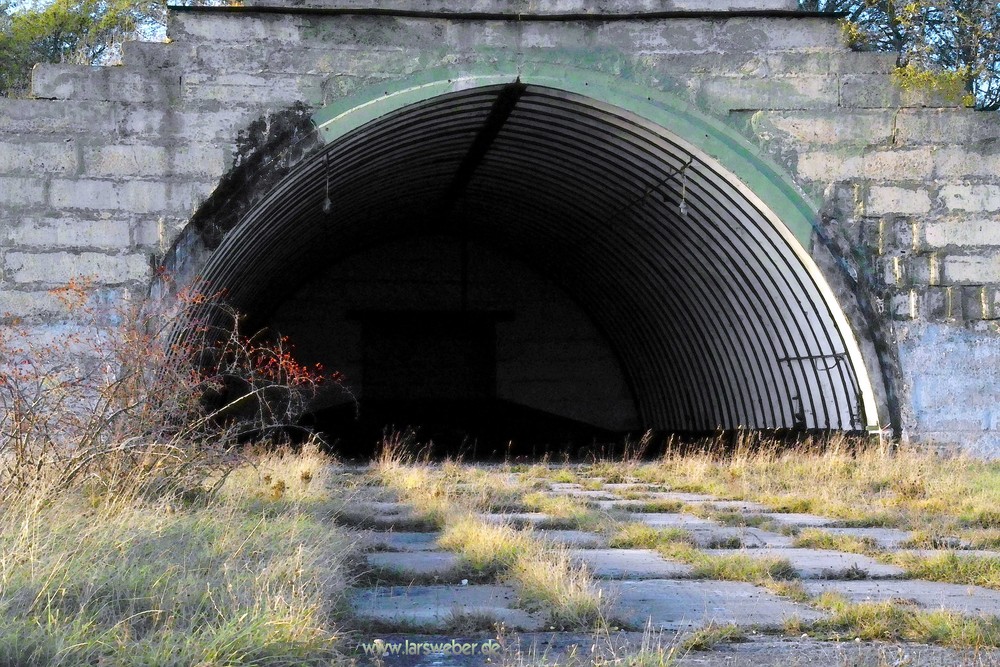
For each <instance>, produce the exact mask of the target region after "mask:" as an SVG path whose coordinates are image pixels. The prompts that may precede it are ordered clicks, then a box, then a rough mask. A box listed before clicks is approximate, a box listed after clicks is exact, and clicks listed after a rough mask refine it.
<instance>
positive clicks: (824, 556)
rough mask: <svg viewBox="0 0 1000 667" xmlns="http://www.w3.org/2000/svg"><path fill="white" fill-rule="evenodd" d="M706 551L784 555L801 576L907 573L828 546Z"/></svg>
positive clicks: (883, 576)
mask: <svg viewBox="0 0 1000 667" xmlns="http://www.w3.org/2000/svg"><path fill="white" fill-rule="evenodd" d="M705 553H706V554H709V555H712V556H720V555H731V554H733V553H740V554H746V555H747V556H750V557H751V558H785V559H787V560H788V562H789V563H791V565H792V567H793V568H794V569H795V571H796V572H797V573H798V575H799V576H800V577H802V578H803V579H836V578H843V576H844V574H845V573H849V574H850V575H851V576H852V577H854V578H858V577H859V576H861V575H862V573H863V576H864V577H867V578H869V579H886V578H891V577H901V576H903V575H904V574H905V573H906V571H905V570H903V568H901V567H896V566H895V565H886V564H885V563H880V562H878V561H877V560H875V559H874V558H871V557H869V556H863V555H861V554H852V553H844V552H842V551H829V550H827V549H796V548H783V547H770V548H764V549H749V550H740V551H731V550H726V549H706V550H705Z"/></svg>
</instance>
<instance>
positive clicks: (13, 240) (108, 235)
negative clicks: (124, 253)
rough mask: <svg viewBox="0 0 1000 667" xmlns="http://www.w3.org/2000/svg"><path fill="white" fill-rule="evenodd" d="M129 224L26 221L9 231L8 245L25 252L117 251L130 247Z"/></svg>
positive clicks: (116, 221)
mask: <svg viewBox="0 0 1000 667" xmlns="http://www.w3.org/2000/svg"><path fill="white" fill-rule="evenodd" d="M129 230H130V222H129V221H128V220H123V219H104V218H99V219H90V220H88V219H80V218H74V217H43V218H27V219H23V220H20V221H19V222H17V223H16V224H13V225H10V226H9V227H8V229H7V243H8V244H9V245H11V246H12V247H18V248H24V247H33V248H76V249H82V248H114V249H124V248H127V247H129V245H131V241H130V232H129Z"/></svg>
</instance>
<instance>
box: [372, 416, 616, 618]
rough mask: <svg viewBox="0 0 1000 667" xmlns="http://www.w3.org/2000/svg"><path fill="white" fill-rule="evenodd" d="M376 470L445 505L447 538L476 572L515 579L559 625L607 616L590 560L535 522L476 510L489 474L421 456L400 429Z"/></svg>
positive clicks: (408, 491) (409, 496) (404, 489)
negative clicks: (542, 534) (527, 524)
mask: <svg viewBox="0 0 1000 667" xmlns="http://www.w3.org/2000/svg"><path fill="white" fill-rule="evenodd" d="M376 473H377V475H378V477H379V479H380V480H381V481H382V483H383V484H385V485H387V486H389V487H390V488H392V489H394V490H396V491H397V492H398V493H399V494H400V496H401V498H402V499H403V500H405V501H406V502H407V503H410V504H411V505H413V506H414V508H415V509H416V510H417V511H418V512H427V511H436V512H439V513H440V516H441V517H442V525H443V527H444V530H443V533H442V536H441V539H440V541H439V544H440V545H441V546H442V547H444V548H446V549H449V550H451V551H454V552H456V553H458V554H459V555H460V556H461V558H462V560H463V562H464V563H465V564H466V565H467V566H468V567H470V568H471V570H472V572H474V573H475V574H477V575H484V574H495V575H496V576H497V578H498V579H500V580H509V581H511V582H512V583H513V584H514V586H515V587H516V588H517V590H518V597H519V600H520V604H521V605H522V606H523V607H524V608H525V609H528V610H530V611H538V612H541V613H544V614H545V616H546V618H547V621H548V624H549V626H550V627H551V628H553V629H589V628H593V627H595V625H597V624H598V623H599V622H600V621H601V620H602V619H603V618H604V617H605V612H606V608H605V600H603V598H602V596H601V593H600V590H599V589H598V588H597V587H596V586H595V585H594V583H593V581H592V580H591V577H590V574H589V572H588V570H587V568H586V567H585V566H583V565H577V564H575V563H573V562H572V561H571V560H570V558H569V557H568V555H567V553H566V552H565V550H562V549H559V548H553V547H551V546H550V545H548V544H547V543H546V542H545V541H544V540H541V539H537V538H535V537H534V536H533V535H532V534H531V531H530V530H519V529H517V528H515V527H514V526H512V525H511V524H509V523H506V522H501V523H495V522H491V521H488V520H486V519H484V518H482V517H479V516H477V515H476V514H475V513H474V512H473V509H474V508H475V507H477V506H481V505H482V504H483V502H482V500H479V501H477V500H474V498H476V497H477V496H478V497H479V498H482V497H484V496H486V497H489V496H490V495H491V494H490V492H489V491H487V490H486V489H487V488H488V487H489V486H490V480H489V479H488V478H483V477H482V476H479V475H476V474H475V472H471V471H467V470H466V469H465V468H464V467H462V466H457V465H453V464H446V465H444V466H442V467H441V468H440V469H432V468H431V466H430V465H428V464H427V463H423V464H421V463H419V462H417V461H416V459H415V457H414V456H413V454H412V452H411V451H410V447H409V442H408V441H407V440H406V439H405V438H403V437H400V436H394V437H392V438H389V439H387V440H386V442H385V443H383V450H382V454H381V456H380V458H379V459H378V461H377V462H376ZM457 484H463V485H465V487H466V488H465V489H464V492H463V493H462V494H461V495H458V494H454V493H452V492H451V489H453V488H454V487H455V486H456V485H457ZM521 489H522V491H521V495H522V499H521V502H522V503H524V504H528V505H530V503H529V502H527V501H525V500H524V498H523V496H525V495H529V494H530V493H531V490H530V489H531V487H530V486H529V485H524V486H522V487H521ZM538 501H539V499H537V498H536V499H535V502H538ZM559 507H564V506H563V505H559ZM566 507H569V506H566ZM573 507H575V506H573ZM574 511H575V510H574Z"/></svg>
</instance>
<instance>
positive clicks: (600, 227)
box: [204, 85, 874, 431]
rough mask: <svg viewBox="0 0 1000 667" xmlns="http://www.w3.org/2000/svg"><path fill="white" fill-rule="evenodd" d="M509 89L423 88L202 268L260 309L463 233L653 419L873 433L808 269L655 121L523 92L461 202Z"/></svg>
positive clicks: (530, 89) (753, 209)
mask: <svg viewBox="0 0 1000 667" xmlns="http://www.w3.org/2000/svg"><path fill="white" fill-rule="evenodd" d="M503 92H504V85H488V86H481V87H476V88H472V89H469V90H464V91H458V92H451V93H447V94H443V95H437V96H434V97H431V98H430V99H426V100H422V101H418V102H414V103H412V104H408V105H405V106H403V107H401V108H399V109H396V110H393V111H391V112H389V113H386V114H384V115H380V116H378V117H376V118H373V119H370V120H369V121H368V122H366V123H364V124H360V125H359V126H358V127H356V128H353V129H351V130H350V131H349V132H346V133H345V134H343V136H340V137H338V138H337V139H336V140H335V141H332V142H331V143H330V144H328V145H327V146H326V147H325V148H324V149H323V150H322V151H321V153H320V154H317V155H315V156H313V157H312V158H311V159H310V160H308V161H307V162H305V163H304V164H301V165H300V166H299V167H298V168H297V169H296V170H295V171H294V172H293V173H292V174H290V175H289V176H288V177H287V178H286V179H285V180H284V181H283V182H282V183H281V184H280V185H279V186H278V187H277V188H276V189H275V190H274V191H273V192H271V193H270V194H269V195H268V196H267V197H266V198H264V199H263V200H262V201H261V203H260V204H259V205H258V206H257V207H256V208H255V209H254V210H253V211H252V212H251V213H250V214H248V215H247V216H246V217H245V218H244V219H243V220H242V221H241V222H240V224H239V225H237V226H236V227H235V228H234V229H233V230H232V231H231V232H230V233H229V234H228V235H227V237H226V238H225V239H224V241H223V243H222V245H221V246H220V247H219V248H218V249H217V250H216V251H215V252H214V253H213V255H212V257H211V258H210V260H209V262H208V265H207V266H206V268H205V273H204V278H205V279H206V280H207V281H208V282H210V283H211V284H212V285H214V286H219V287H223V288H225V289H227V290H228V292H229V294H230V295H231V298H232V299H233V301H234V302H235V303H236V305H238V306H240V307H243V308H247V309H251V310H254V311H257V312H261V311H266V310H267V309H268V308H270V307H272V306H273V305H274V304H275V303H277V302H278V301H279V300H280V299H281V298H282V295H284V294H287V293H288V291H289V290H291V289H294V288H295V286H296V285H298V284H299V283H300V282H301V281H302V280H304V279H305V278H306V277H307V276H308V275H310V274H311V273H313V272H315V271H318V270H320V269H321V268H322V267H323V266H328V265H329V264H331V263H333V262H335V261H337V260H338V259H340V258H343V257H346V256H347V255H349V254H351V253H354V252H357V251H359V250H360V249H363V248H367V247H371V246H374V245H377V244H379V243H382V242H385V241H388V240H390V239H395V238H399V237H400V236H405V235H407V234H415V233H421V232H422V231H427V229H429V228H434V229H446V230H453V229H458V228H460V229H462V230H463V233H468V234H470V235H473V236H475V237H476V238H480V239H483V240H486V241H488V242H489V243H491V244H494V245H496V246H499V247H501V248H503V249H504V250H506V251H508V252H510V253H512V254H514V255H515V256H518V257H520V258H522V259H524V260H526V261H528V262H529V263H530V264H532V265H533V266H534V267H536V268H538V270H539V271H541V272H542V273H544V274H545V275H547V276H548V277H549V278H550V279H552V280H553V281H555V282H556V283H558V284H559V285H560V286H561V287H562V288H563V289H564V290H565V291H566V292H567V293H569V294H570V295H571V296H572V297H573V298H574V299H576V300H577V301H578V302H579V303H580V304H581V305H582V306H583V307H584V309H585V310H586V311H587V312H588V314H589V315H590V316H591V317H592V318H593V320H594V321H595V324H597V325H598V327H599V328H600V329H601V330H602V331H603V332H604V333H605V335H606V336H607V337H608V339H609V342H610V344H611V345H612V346H613V348H614V349H615V351H616V353H617V354H618V356H619V358H620V359H621V363H622V365H623V367H624V369H623V370H624V371H625V373H626V375H627V377H628V378H629V381H630V383H631V385H632V388H633V392H634V395H635V398H636V402H637V407H638V409H639V413H640V414H641V416H642V419H643V421H644V422H645V425H646V426H648V427H651V428H662V429H673V430H684V431H705V430H712V429H717V428H736V427H754V428H806V429H838V430H856V429H862V428H865V427H867V426H870V424H869V422H870V421H871V420H872V419H873V418H874V415H870V414H865V410H864V408H863V404H864V400H865V398H866V397H865V396H864V392H865V387H866V383H867V378H866V377H865V376H864V372H865V371H864V368H863V367H859V365H858V358H857V355H856V354H852V347H851V346H852V343H853V339H852V338H851V333H850V332H849V331H846V330H845V328H846V325H845V321H844V318H843V316H842V314H838V312H837V311H836V304H832V303H831V301H830V296H829V295H828V294H825V293H824V291H823V289H822V285H820V284H818V283H817V279H816V278H817V277H816V275H815V269H814V267H810V266H809V265H808V262H804V261H803V258H802V253H801V249H798V250H799V252H797V251H796V250H797V249H796V248H795V247H794V243H795V241H794V238H793V237H792V236H791V235H790V234H789V233H787V231H784V232H783V231H782V229H780V228H778V227H777V226H776V225H775V224H774V220H773V219H774V214H773V213H772V212H771V211H769V210H767V209H766V207H765V206H763V205H762V203H761V201H760V200H759V199H757V198H756V197H754V196H752V193H748V192H747V190H746V188H745V187H741V186H740V184H739V183H738V182H737V181H736V179H735V178H734V177H733V176H732V174H729V173H727V172H726V171H725V170H724V169H723V168H721V167H720V165H719V164H718V163H717V162H716V161H714V160H713V159H711V158H710V157H708V156H707V155H705V154H704V153H702V152H700V151H698V150H697V149H696V148H694V147H693V146H692V145H691V144H690V143H688V142H686V141H685V140H684V139H682V138H679V137H676V136H674V135H672V134H671V132H670V128H669V127H662V126H657V125H654V124H652V123H650V122H648V121H646V120H644V119H643V118H640V117H638V116H636V115H634V114H632V113H629V112H627V111H625V110H623V109H620V108H617V107H615V106H612V105H609V104H606V103H602V102H598V101H596V100H594V99H591V98H588V97H584V96H581V95H579V94H576V93H570V92H567V91H564V90H557V89H554V88H550V87H545V86H538V85H527V86H522V88H521V90H520V91H519V97H518V99H517V103H516V106H514V107H513V109H512V111H510V113H509V116H506V117H505V118H504V119H503V124H502V127H499V128H498V129H497V132H496V135H495V137H492V138H491V141H490V145H489V146H488V149H487V150H485V151H484V152H483V154H482V155H481V156H479V158H480V159H479V160H478V161H477V162H476V164H475V167H474V171H473V172H472V173H468V174H463V175H462V176H463V179H462V183H463V187H462V191H461V192H460V193H458V196H457V197H456V194H455V192H454V183H455V182H456V180H455V179H456V175H457V174H458V173H459V171H460V170H461V169H463V168H468V164H469V161H468V154H469V151H470V148H471V147H472V146H474V145H478V144H477V137H478V136H479V135H480V133H481V132H482V128H483V127H484V125H485V124H488V123H489V122H491V121H490V119H491V113H493V110H494V108H495V105H496V104H497V100H498V97H499V96H500V95H502V94H503ZM327 196H329V199H330V201H331V203H332V206H333V209H332V212H331V213H330V214H324V213H323V206H322V204H323V201H324V199H325V198H326V197H327ZM448 197H454V198H455V201H451V202H444V199H446V198H448ZM442 217H443V218H446V219H441V218H442ZM838 315H839V317H838ZM854 347H855V348H856V345H855V346H854Z"/></svg>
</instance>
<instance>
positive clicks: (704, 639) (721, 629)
mask: <svg viewBox="0 0 1000 667" xmlns="http://www.w3.org/2000/svg"><path fill="white" fill-rule="evenodd" d="M744 641H747V633H746V631H744V630H743V629H742V628H740V627H739V626H736V625H716V624H714V623H713V624H710V625H708V626H706V627H704V628H701V629H699V630H695V631H694V632H692V633H691V634H689V635H688V636H686V637H685V638H684V639H683V641H681V643H680V651H681V652H682V653H688V652H690V651H711V650H712V649H713V648H715V647H716V646H717V645H719V644H725V643H737V642H744Z"/></svg>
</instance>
